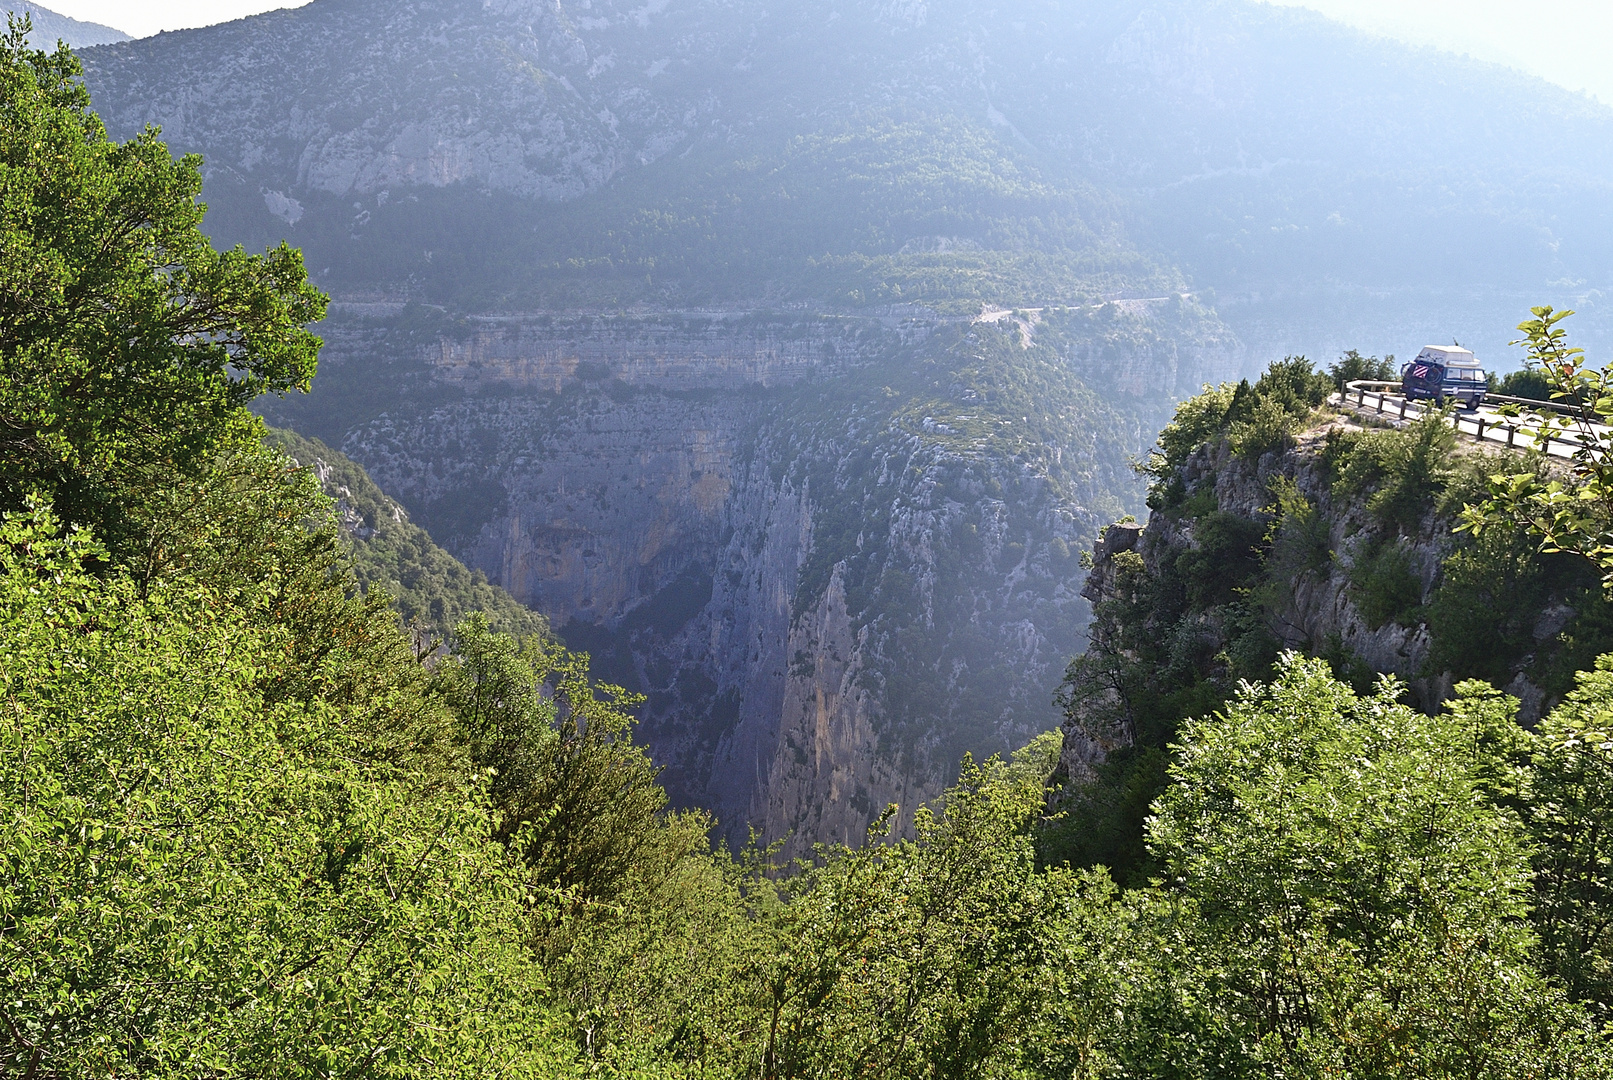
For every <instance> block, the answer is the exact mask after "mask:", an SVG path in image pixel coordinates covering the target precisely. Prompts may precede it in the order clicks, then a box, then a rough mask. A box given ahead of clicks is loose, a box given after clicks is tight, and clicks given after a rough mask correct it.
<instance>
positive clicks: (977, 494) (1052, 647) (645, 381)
mask: <svg viewBox="0 0 1613 1080" xmlns="http://www.w3.org/2000/svg"><path fill="white" fill-rule="evenodd" d="M1184 317H1186V316H1184ZM1197 317H1198V318H1200V319H1204V318H1205V316H1202V315H1201V316H1197ZM1117 319H1119V320H1120V321H1118V322H1117ZM1120 325H1131V326H1132V327H1133V329H1134V330H1135V331H1136V333H1134V334H1132V335H1131V336H1130V337H1127V336H1125V335H1121V334H1119V333H1118V331H1117V330H1116V327H1117V326H1120ZM1148 325H1149V324H1147V323H1146V322H1142V321H1137V322H1133V323H1130V324H1126V323H1125V320H1124V318H1121V317H1120V316H1119V315H1118V314H1117V313H1113V312H1111V313H1108V314H1101V313H1099V312H1098V311H1097V310H1091V311H1076V310H1073V309H1072V310H1070V311H1065V312H1054V311H1047V312H1042V313H1039V314H1038V316H1037V318H1036V320H1035V325H1034V326H1032V325H1031V320H1030V319H1029V318H1028V317H1026V318H1024V319H1015V318H1012V317H1008V318H999V319H987V320H979V321H974V320H947V319H938V318H936V317H934V316H933V315H931V316H929V317H928V318H924V317H920V316H918V315H915V314H914V313H911V312H907V313H902V312H898V313H893V314H889V315H886V316H882V317H875V318H853V317H843V316H824V315H808V314H778V313H775V314H772V315H764V314H738V313H720V312H719V313H713V312H706V313H694V312H682V313H675V314H674V313H665V314H661V315H639V316H625V315H624V316H610V317H605V316H570V317H551V316H534V317H526V318H514V317H501V318H488V319H469V320H460V321H453V320H448V319H445V318H442V317H437V316H428V315H425V314H422V313H420V312H418V311H416V312H409V313H399V312H397V311H395V310H392V309H375V308H367V309H362V314H361V313H359V311H358V310H356V309H348V310H346V311H345V312H343V313H339V315H338V316H337V317H336V318H333V319H332V320H331V321H330V323H329V324H328V325H327V326H326V327H325V328H324V335H325V338H326V342H327V344H326V356H325V360H324V361H323V369H322V372H321V375H320V378H321V380H329V382H328V383H327V386H328V387H329V389H328V390H327V391H326V394H327V397H325V398H320V397H319V396H318V395H316V396H315V398H314V399H312V400H310V401H303V402H296V401H293V402H284V403H280V402H266V403H265V404H264V411H265V412H266V414H268V415H269V416H270V417H271V418H272V419H275V420H276V421H278V422H289V423H291V424H294V425H300V426H303V427H310V428H314V429H320V428H321V427H322V425H326V424H329V425H330V427H329V428H326V429H325V430H320V431H319V433H320V434H322V435H324V436H325V437H326V438H327V439H330V440H331V441H339V442H340V445H341V446H342V449H343V450H344V451H345V452H346V453H347V454H349V455H350V456H352V457H353V458H354V459H356V460H357V461H359V462H361V463H362V464H363V465H364V466H365V468H366V469H367V470H368V472H369V473H370V475H371V476H372V477H374V478H375V480H376V481H377V482H378V483H379V484H380V485H381V486H382V487H383V488H384V489H385V490H386V491H388V492H389V493H391V494H392V495H394V496H395V497H396V498H398V499H399V500H400V501H401V502H402V503H403V505H404V506H405V507H407V508H408V510H409V513H410V515H411V517H412V518H413V519H414V520H416V521H418V522H420V523H421V524H423V525H424V526H426V527H427V528H428V529H429V530H430V531H431V533H432V535H433V536H435V537H437V538H438V539H439V540H440V541H441V542H443V543H444V544H445V546H446V547H448V548H449V550H451V551H452V552H454V553H455V554H456V555H458V556H459V557H461V558H462V559H464V560H465V562H466V563H467V564H469V565H471V566H473V567H475V568H477V569H480V570H482V571H485V572H486V574H487V575H488V577H489V578H490V579H491V580H492V581H494V582H496V583H498V584H500V585H502V586H503V587H504V588H506V589H508V590H509V591H510V592H511V593H512V594H513V595H514V596H516V597H517V598H518V599H520V600H522V601H523V602H525V603H527V604H529V605H530V606H531V607H533V608H534V609H535V610H537V611H539V612H541V613H542V614H543V615H545V616H547V617H548V619H549V620H550V622H551V624H552V625H553V626H554V627H556V628H557V630H558V631H559V632H560V633H561V635H562V636H563V637H564V638H565V639H566V640H567V641H568V642H569V643H570V644H572V645H573V646H574V647H578V648H584V649H587V650H588V651H589V652H590V653H591V654H592V655H593V658H594V666H595V670H596V671H597V672H598V673H599V674H600V675H601V676H602V677H604V678H607V679H608V680H610V681H613V682H617V683H620V684H622V685H625V686H627V687H629V688H630V689H633V690H636V691H640V692H642V693H644V694H646V696H647V701H646V703H645V706H644V707H643V709H642V712H641V716H642V719H641V726H640V732H639V734H640V738H641V739H643V741H645V742H646V743H647V744H648V745H649V746H650V747H651V749H652V751H653V753H654V754H655V756H656V759H657V761H658V762H660V763H662V764H663V765H665V766H666V770H667V771H666V773H665V775H664V779H665V781H666V783H667V786H668V789H669V791H671V792H672V794H673V797H674V798H675V799H676V800H677V802H678V803H679V804H680V805H686V806H703V807H707V808H710V809H712V810H713V811H714V812H715V813H716V814H717V815H718V817H719V819H720V820H721V822H722V824H723V825H724V827H725V828H726V829H727V830H728V831H729V834H730V835H731V836H735V837H737V838H738V839H740V840H742V839H743V837H744V830H745V827H746V826H747V825H754V826H756V827H758V828H760V829H762V830H763V831H764V833H765V835H767V836H769V837H773V838H777V837H783V836H786V835H788V836H791V837H793V839H792V841H791V844H792V847H791V850H792V851H797V852H800V851H804V850H806V849H807V846H808V845H809V844H810V843H811V842H813V841H819V840H839V841H847V842H852V843H855V842H858V841H860V839H861V838H862V835H863V830H864V829H865V828H866V826H867V824H868V822H869V820H870V819H871V818H872V817H874V816H875V815H877V814H878V813H879V811H880V810H881V809H882V808H883V807H884V806H885V805H886V804H887V803H889V802H897V803H899V804H901V807H902V816H901V819H900V821H901V823H903V824H905V823H907V822H908V821H910V816H911V813H912V811H913V809H914V807H915V806H916V805H917V803H918V802H920V801H922V800H923V799H925V798H928V797H930V796H932V795H934V794H935V793H937V792H938V791H939V789H940V787H941V786H942V785H943V784H944V783H945V782H947V781H948V780H949V779H950V778H951V777H952V776H953V775H954V773H955V770H956V766H957V763H958V759H959V758H960V757H961V755H962V754H963V753H964V752H965V751H971V752H974V753H976V754H989V753H993V752H1006V751H1008V750H1011V749H1013V748H1015V747H1017V746H1018V745H1020V744H1022V743H1023V742H1024V741H1026V739H1028V738H1029V737H1030V736H1031V735H1034V734H1035V733H1037V732H1039V731H1042V730H1046V729H1047V728H1048V727H1051V726H1052V725H1053V724H1055V723H1056V722H1057V716H1056V713H1055V712H1054V710H1053V708H1052V705H1051V698H1052V692H1053V689H1054V687H1055V685H1056V683H1057V681H1058V675H1059V673H1060V672H1061V670H1062V668H1063V664H1064V662H1065V660H1066V659H1067V658H1068V656H1069V655H1070V654H1071V653H1072V652H1074V651H1076V650H1077V649H1079V648H1080V646H1081V644H1082V634H1083V631H1084V626H1085V623H1086V620H1087V617H1088V609H1087V605H1086V603H1085V601H1083V600H1082V599H1081V597H1080V596H1079V595H1078V593H1077V591H1076V587H1077V579H1078V568H1077V566H1076V560H1075V558H1074V554H1073V553H1074V552H1076V551H1079V550H1080V548H1081V547H1082V546H1084V545H1085V544H1086V543H1087V541H1088V539H1089V538H1090V537H1091V536H1092V534H1093V530H1094V528H1095V526H1096V523H1097V522H1098V521H1100V520H1103V519H1105V518H1108V517H1112V516H1113V515H1114V514H1116V513H1118V512H1119V510H1120V509H1121V507H1122V506H1123V505H1124V504H1125V502H1126V501H1127V500H1130V499H1133V498H1135V496H1136V487H1135V480H1134V478H1133V477H1132V475H1131V473H1130V469H1129V467H1128V465H1127V464H1126V463H1127V461H1128V459H1129V458H1130V457H1132V456H1134V455H1135V454H1137V453H1139V452H1140V451H1141V450H1142V448H1143V446H1144V445H1145V444H1146V442H1147V441H1148V439H1149V436H1150V435H1151V434H1152V432H1153V430H1154V429H1155V428H1156V427H1157V425H1158V423H1159V416H1158V412H1159V408H1160V406H1159V405H1158V404H1157V398H1154V397H1153V396H1151V395H1150V396H1142V395H1138V394H1131V395H1128V394H1127V393H1125V392H1124V391H1123V390H1120V389H1118V388H1115V384H1116V383H1117V381H1119V382H1124V379H1120V380H1116V379H1108V380H1107V384H1108V385H1110V386H1111V389H1110V390H1108V391H1107V392H1106V393H1105V394H1104V395H1103V396H1102V397H1100V396H1099V395H1098V394H1096V393H1095V392H1094V391H1093V390H1092V389H1090V388H1089V386H1088V380H1090V381H1091V382H1094V383H1098V384H1100V385H1103V384H1105V383H1106V379H1105V364H1106V363H1107V364H1109V365H1111V366H1112V367H1114V368H1120V369H1123V370H1121V371H1120V372H1118V373H1115V374H1119V375H1122V376H1124V377H1125V378H1130V376H1131V374H1133V373H1135V372H1136V371H1137V370H1139V369H1143V368H1146V367H1147V365H1149V364H1152V363H1159V364H1161V365H1165V366H1162V367H1161V368H1159V369H1158V370H1159V372H1160V374H1159V378H1168V377H1174V376H1175V373H1176V372H1177V371H1189V372H1192V373H1194V374H1197V373H1198V372H1200V371H1202V372H1205V373H1220V374H1225V373H1226V368H1227V366H1228V361H1227V355H1228V353H1227V352H1226V351H1223V350H1221V349H1220V348H1219V347H1211V348H1209V349H1207V350H1205V351H1204V352H1201V353H1184V352H1182V351H1180V350H1177V351H1172V352H1170V353H1167V354H1164V355H1160V354H1158V353H1156V351H1155V343H1154V338H1153V337H1152V336H1151V335H1150V334H1149V333H1147V332H1145V331H1146V330H1147V328H1148ZM1205 325H1206V326H1207V327H1209V329H1205V330H1204V331H1203V333H1204V334H1205V335H1206V336H1207V337H1209V338H1213V337H1214V331H1213V320H1212V321H1210V322H1207V323H1206V324H1205ZM1119 349H1124V350H1125V352H1124V353H1123V355H1124V356H1125V357H1127V359H1126V360H1125V361H1124V362H1122V363H1119V364H1116V363H1114V361H1112V360H1108V361H1106V360H1104V359H1103V358H1104V357H1105V356H1106V355H1108V356H1113V355H1114V353H1115V352H1116V351H1117V350H1119ZM1083 376H1084V378H1083ZM299 408H302V409H306V410H307V411H306V412H303V413H300V414H299V413H298V412H297V410H298V409H299ZM277 410H278V411H277ZM355 418H356V422H355Z"/></svg>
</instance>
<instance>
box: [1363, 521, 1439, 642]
mask: <svg viewBox="0 0 1613 1080" xmlns="http://www.w3.org/2000/svg"><path fill="white" fill-rule="evenodd" d="M1350 599H1351V600H1353V601H1354V602H1355V606H1356V609H1357V610H1359V611H1360V612H1361V615H1362V617H1363V618H1365V619H1366V620H1367V625H1368V626H1370V627H1371V628H1372V629H1374V630H1376V629H1378V628H1379V627H1380V626H1383V625H1384V624H1385V623H1388V622H1398V623H1401V624H1402V625H1410V624H1411V620H1412V616H1413V613H1414V612H1416V610H1417V608H1418V606H1419V605H1420V604H1421V603H1422V599H1423V583H1422V579H1421V578H1420V577H1418V575H1417V573H1416V571H1415V570H1414V569H1413V568H1412V564H1411V555H1410V553H1408V552H1407V551H1406V549H1405V548H1403V547H1401V546H1400V545H1399V544H1397V543H1394V542H1393V541H1390V542H1381V541H1379V542H1368V543H1366V544H1364V545H1362V547H1361V549H1360V550H1359V552H1358V553H1357V555H1356V558H1355V564H1354V565H1353V566H1352V567H1351V568H1350Z"/></svg>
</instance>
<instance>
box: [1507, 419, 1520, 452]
mask: <svg viewBox="0 0 1613 1080" xmlns="http://www.w3.org/2000/svg"><path fill="white" fill-rule="evenodd" d="M1517 434H1518V425H1517V424H1508V425H1507V449H1508V450H1510V449H1512V440H1513V439H1514V438H1516V437H1517Z"/></svg>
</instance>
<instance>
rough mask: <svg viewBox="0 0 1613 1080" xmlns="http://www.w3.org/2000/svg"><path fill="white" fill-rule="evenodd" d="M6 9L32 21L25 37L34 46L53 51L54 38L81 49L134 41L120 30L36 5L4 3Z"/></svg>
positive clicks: (8, 12)
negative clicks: (6, 4) (29, 30)
mask: <svg viewBox="0 0 1613 1080" xmlns="http://www.w3.org/2000/svg"><path fill="white" fill-rule="evenodd" d="M5 11H6V14H9V15H16V16H19V17H20V16H23V15H27V16H28V17H30V18H31V19H32V20H33V32H32V33H30V34H29V35H28V40H29V41H30V42H31V43H32V44H33V45H34V46H35V47H36V48H41V49H46V50H52V49H54V48H55V45H56V42H57V41H65V42H67V45H68V47H69V48H72V49H84V48H89V47H91V46H94V45H113V44H116V43H118V42H120V41H132V40H133V38H131V37H130V36H129V35H128V34H125V33H124V32H123V31H122V30H117V29H114V28H113V27H110V26H103V25H101V24H100V23H95V22H85V21H83V20H82V19H75V18H72V17H70V16H67V15H59V14H57V13H56V12H54V11H51V10H50V9H49V8H43V7H40V6H39V5H38V4H22V5H17V6H14V7H13V6H7V7H6V9H5Z"/></svg>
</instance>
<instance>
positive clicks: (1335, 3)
mask: <svg viewBox="0 0 1613 1080" xmlns="http://www.w3.org/2000/svg"><path fill="white" fill-rule="evenodd" d="M1270 2H1273V3H1279V4H1283V5H1286V6H1290V7H1307V8H1310V9H1312V10H1313V11H1320V12H1321V13H1322V14H1324V15H1329V16H1332V17H1333V18H1335V19H1339V20H1341V21H1343V22H1347V23H1352V24H1354V25H1356V26H1359V27H1361V28H1362V29H1364V30H1372V31H1375V32H1377V33H1380V34H1387V35H1388V36H1390V37H1395V38H1399V39H1401V40H1402V41H1408V42H1411V43H1413V44H1416V45H1434V46H1437V47H1439V48H1442V49H1449V50H1451V51H1452V52H1459V53H1468V54H1470V55H1472V56H1474V57H1475V58H1478V59H1482V60H1493V61H1495V62H1497V63H1501V64H1508V65H1510V66H1512V67H1516V68H1521V69H1522V70H1524V71H1527V72H1529V73H1531V74H1533V75H1539V76H1540V77H1542V78H1545V79H1550V80H1551V81H1552V82H1555V83H1558V84H1559V85H1562V86H1566V87H1568V88H1569V89H1570V90H1586V91H1589V92H1590V93H1592V94H1595V95H1596V96H1597V97H1599V98H1600V99H1601V100H1602V101H1604V102H1607V103H1609V104H1613V64H1610V63H1609V57H1610V56H1613V0H1270Z"/></svg>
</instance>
